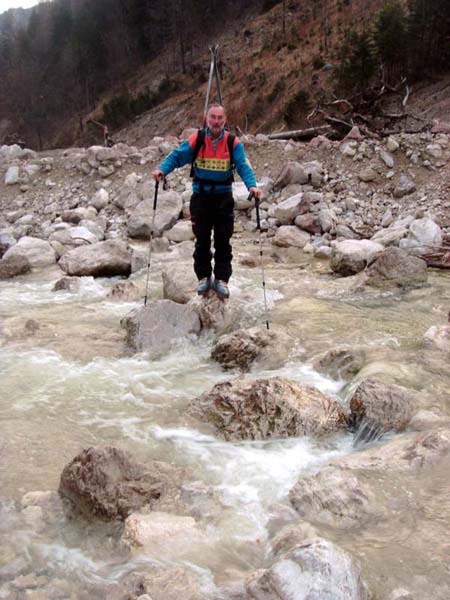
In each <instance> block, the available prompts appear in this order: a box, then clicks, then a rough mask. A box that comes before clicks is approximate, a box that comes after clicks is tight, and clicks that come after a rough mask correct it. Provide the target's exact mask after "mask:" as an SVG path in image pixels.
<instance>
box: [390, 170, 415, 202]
mask: <svg viewBox="0 0 450 600" xmlns="http://www.w3.org/2000/svg"><path fill="white" fill-rule="evenodd" d="M415 191H416V184H415V183H414V181H413V180H412V179H411V178H410V177H408V176H407V175H401V176H400V180H399V182H398V185H397V186H396V187H395V189H394V198H402V197H403V196H407V195H408V194H412V193H413V192H415Z"/></svg>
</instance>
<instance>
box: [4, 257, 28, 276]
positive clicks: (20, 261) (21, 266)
mask: <svg viewBox="0 0 450 600" xmlns="http://www.w3.org/2000/svg"><path fill="white" fill-rule="evenodd" d="M30 271H31V265H30V261H29V260H28V258H27V257H26V256H23V255H22V254H17V255H16V256H14V255H13V256H9V257H8V256H7V257H3V258H2V259H1V260H0V280H1V279H11V277H17V275H24V274H25V273H29V272H30Z"/></svg>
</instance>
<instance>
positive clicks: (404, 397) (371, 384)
mask: <svg viewBox="0 0 450 600" xmlns="http://www.w3.org/2000/svg"><path fill="white" fill-rule="evenodd" d="M414 404H415V401H414V396H413V394H412V393H411V392H410V391H409V390H407V389H405V388H402V387H400V386H399V385H394V384H388V383H382V382H381V381H376V380H375V379H366V380H364V381H363V382H362V383H360V384H359V385H358V387H357V388H356V390H355V391H354V392H353V394H352V396H351V399H350V420H349V424H350V426H351V428H352V429H353V430H355V431H356V439H357V440H358V441H359V440H365V441H370V440H373V439H375V438H378V437H380V436H382V435H383V434H384V433H386V432H388V431H397V432H399V431H404V430H405V429H406V427H407V426H408V424H409V422H410V420H411V417H412V415H413V408H414Z"/></svg>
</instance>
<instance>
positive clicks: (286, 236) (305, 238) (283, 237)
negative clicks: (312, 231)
mask: <svg viewBox="0 0 450 600" xmlns="http://www.w3.org/2000/svg"><path fill="white" fill-rule="evenodd" d="M310 239H311V236H310V235H309V233H307V232H306V231H302V230H301V229H299V228H298V227H297V226H296V225H282V226H281V227H279V228H278V229H277V232H276V234H275V237H274V238H273V244H275V246H281V247H282V248H287V247H289V246H294V247H295V248H303V247H304V246H305V245H306V244H307V243H308V242H309V240H310Z"/></svg>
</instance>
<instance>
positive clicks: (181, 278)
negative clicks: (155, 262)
mask: <svg viewBox="0 0 450 600" xmlns="http://www.w3.org/2000/svg"><path fill="white" fill-rule="evenodd" d="M161 276H162V281H163V297H164V298H165V299H166V300H172V301H173V302H177V303H178V304H187V303H188V302H189V300H191V298H192V297H193V296H195V295H196V289H197V284H198V281H197V277H196V276H195V273H194V271H193V269H192V268H191V266H188V267H187V266H186V265H181V264H180V265H177V264H175V265H171V267H170V269H164V270H163V271H162V273H161Z"/></svg>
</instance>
